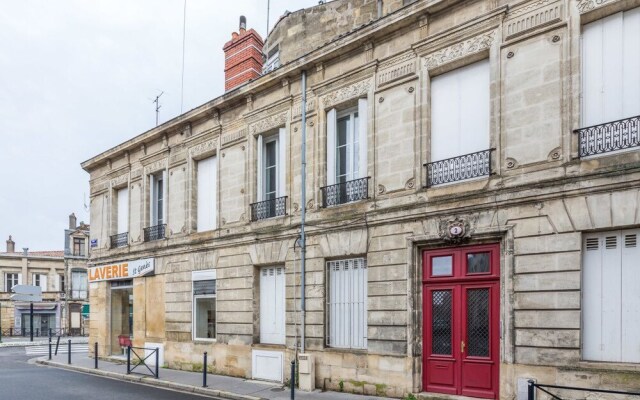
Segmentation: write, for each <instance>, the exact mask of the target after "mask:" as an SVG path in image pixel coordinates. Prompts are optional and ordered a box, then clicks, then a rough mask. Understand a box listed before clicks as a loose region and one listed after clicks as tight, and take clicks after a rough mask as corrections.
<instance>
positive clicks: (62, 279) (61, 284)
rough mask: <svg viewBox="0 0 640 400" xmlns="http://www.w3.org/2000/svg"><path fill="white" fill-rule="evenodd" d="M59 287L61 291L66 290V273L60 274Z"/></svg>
mask: <svg viewBox="0 0 640 400" xmlns="http://www.w3.org/2000/svg"><path fill="white" fill-rule="evenodd" d="M58 282H59V289H60V291H61V292H64V291H65V290H64V289H65V287H64V275H58Z"/></svg>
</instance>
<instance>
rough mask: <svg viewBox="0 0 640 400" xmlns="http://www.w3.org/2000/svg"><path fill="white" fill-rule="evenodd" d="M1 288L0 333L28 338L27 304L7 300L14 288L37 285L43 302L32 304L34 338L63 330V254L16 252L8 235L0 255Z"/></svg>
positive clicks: (13, 243)
mask: <svg viewBox="0 0 640 400" xmlns="http://www.w3.org/2000/svg"><path fill="white" fill-rule="evenodd" d="M0 276H1V277H2V288H1V289H0V290H1V293H0V307H2V310H1V312H2V319H1V320H0V322H1V326H2V334H3V335H5V336H19V335H25V336H29V335H30V332H31V330H30V322H31V321H30V304H29V303H26V302H13V301H11V300H10V296H11V288H12V287H13V286H15V285H36V286H40V287H41V288H42V302H39V303H34V307H33V308H34V319H33V329H34V335H36V336H48V335H49V329H51V330H52V333H54V334H58V332H59V329H60V328H61V327H62V325H63V324H62V313H63V302H62V301H61V297H62V296H61V291H62V290H61V285H62V282H63V276H64V252H62V251H29V249H27V248H23V249H22V252H16V251H15V242H14V241H13V239H12V238H11V236H9V239H8V240H7V251H6V252H5V253H0Z"/></svg>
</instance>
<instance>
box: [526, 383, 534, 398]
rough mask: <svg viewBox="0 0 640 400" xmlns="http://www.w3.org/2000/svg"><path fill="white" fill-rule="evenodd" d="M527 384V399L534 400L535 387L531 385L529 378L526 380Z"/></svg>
mask: <svg viewBox="0 0 640 400" xmlns="http://www.w3.org/2000/svg"><path fill="white" fill-rule="evenodd" d="M527 383H528V386H527V400H534V398H535V390H536V389H535V387H534V386H533V381H532V380H531V379H529V381H528V382H527Z"/></svg>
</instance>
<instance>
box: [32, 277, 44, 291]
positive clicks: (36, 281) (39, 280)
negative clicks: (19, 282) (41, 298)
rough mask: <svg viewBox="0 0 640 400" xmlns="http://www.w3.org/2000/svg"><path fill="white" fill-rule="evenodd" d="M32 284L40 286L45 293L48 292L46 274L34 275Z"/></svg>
mask: <svg viewBox="0 0 640 400" xmlns="http://www.w3.org/2000/svg"><path fill="white" fill-rule="evenodd" d="M32 282H33V285H34V286H40V288H41V289H42V291H43V292H46V291H47V290H48V289H47V275H45V274H33V275H32Z"/></svg>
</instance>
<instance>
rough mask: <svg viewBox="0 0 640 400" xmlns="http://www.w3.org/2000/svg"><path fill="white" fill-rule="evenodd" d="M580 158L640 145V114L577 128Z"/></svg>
mask: <svg viewBox="0 0 640 400" xmlns="http://www.w3.org/2000/svg"><path fill="white" fill-rule="evenodd" d="M574 133H577V134H578V135H579V154H580V158H583V157H588V156H594V155H596V154H603V153H609V152H612V151H618V150H624V149H630V148H633V147H638V146H640V115H638V116H636V117H631V118H625V119H620V120H618V121H613V122H607V123H605V124H600V125H594V126H589V127H586V128H580V129H576V130H575V131H574Z"/></svg>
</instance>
